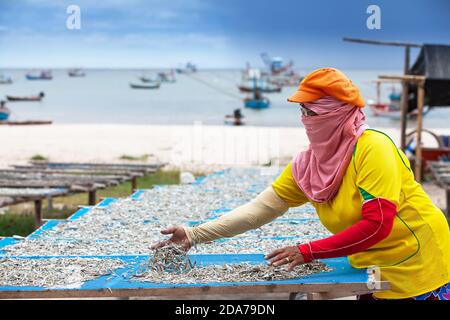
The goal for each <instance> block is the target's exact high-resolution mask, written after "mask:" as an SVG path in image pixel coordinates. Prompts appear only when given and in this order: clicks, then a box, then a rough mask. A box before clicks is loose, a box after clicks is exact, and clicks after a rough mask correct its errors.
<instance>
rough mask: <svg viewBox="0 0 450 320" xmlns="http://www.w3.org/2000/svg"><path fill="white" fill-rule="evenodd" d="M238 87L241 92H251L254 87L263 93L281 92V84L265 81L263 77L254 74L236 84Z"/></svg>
mask: <svg viewBox="0 0 450 320" xmlns="http://www.w3.org/2000/svg"><path fill="white" fill-rule="evenodd" d="M238 89H239V91H241V92H246V93H248V92H253V91H255V90H256V89H257V90H259V91H260V92H263V93H273V92H281V86H279V85H274V84H271V83H269V82H268V81H266V80H265V79H262V78H259V77H258V76H254V77H253V78H250V79H248V80H247V81H245V82H244V83H242V84H240V85H238Z"/></svg>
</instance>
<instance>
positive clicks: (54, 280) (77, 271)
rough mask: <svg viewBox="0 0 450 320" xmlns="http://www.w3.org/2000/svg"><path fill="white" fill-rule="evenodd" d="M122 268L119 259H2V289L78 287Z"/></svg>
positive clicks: (0, 274)
mask: <svg viewBox="0 0 450 320" xmlns="http://www.w3.org/2000/svg"><path fill="white" fill-rule="evenodd" d="M122 266H124V263H123V261H121V260H118V259H93V258H50V259H24V258H17V259H16V258H4V259H1V260H0V286H32V287H45V288H61V287H63V288H68V287H71V288H76V287H79V286H81V285H82V284H83V283H84V282H85V281H88V280H93V279H96V278H98V277H99V276H102V275H107V274H111V273H112V272H113V271H114V270H115V269H117V268H120V267H122Z"/></svg>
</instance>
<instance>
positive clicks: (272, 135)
mask: <svg viewBox="0 0 450 320" xmlns="http://www.w3.org/2000/svg"><path fill="white" fill-rule="evenodd" d="M375 129H376V128H375ZM382 131H383V132H385V133H387V134H388V135H389V136H390V137H391V138H392V139H393V140H394V142H395V143H396V144H398V143H399V139H400V131H399V130H398V129H383V130H382ZM433 132H435V133H437V134H450V129H433ZM0 136H1V139H0V140H1V143H2V149H3V152H2V155H1V156H0V167H6V166H9V165H12V164H24V163H27V162H28V161H29V160H30V158H31V157H32V156H34V155H37V154H40V155H42V156H44V157H46V158H48V159H49V160H51V161H61V162H65V161H74V162H77V161H78V162H123V160H120V159H119V158H120V157H121V156H123V155H130V156H142V155H144V154H151V155H153V156H154V157H150V158H149V161H153V160H155V159H157V160H160V161H163V162H166V163H168V164H169V165H170V167H177V168H181V169H184V168H186V169H187V168H190V169H195V170H201V169H202V168H203V169H204V168H208V167H227V166H251V165H262V164H266V163H268V162H269V161H270V160H272V163H277V161H279V162H278V163H280V164H284V163H286V162H287V161H289V160H290V159H291V158H292V157H293V156H294V155H295V154H296V153H297V152H298V151H300V150H302V149H304V148H306V147H307V145H308V139H307V136H306V134H305V130H304V128H301V127H299V128H282V127H251V126H246V127H227V126H205V125H202V124H201V123H196V124H194V125H121V124H117V125H116V124H64V125H59V124H56V125H50V126H0ZM423 140H424V144H425V145H429V146H435V145H436V142H435V141H433V138H431V137H430V136H429V135H424V136H423Z"/></svg>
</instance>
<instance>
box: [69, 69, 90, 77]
mask: <svg viewBox="0 0 450 320" xmlns="http://www.w3.org/2000/svg"><path fill="white" fill-rule="evenodd" d="M67 74H68V75H69V77H84V76H86V73H85V72H84V71H83V70H82V69H69V70H68V71H67Z"/></svg>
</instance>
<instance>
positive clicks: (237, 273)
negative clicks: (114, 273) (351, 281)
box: [133, 262, 331, 284]
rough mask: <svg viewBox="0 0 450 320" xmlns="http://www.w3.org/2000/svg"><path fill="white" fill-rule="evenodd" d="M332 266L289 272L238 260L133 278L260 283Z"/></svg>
mask: <svg viewBox="0 0 450 320" xmlns="http://www.w3.org/2000/svg"><path fill="white" fill-rule="evenodd" d="M329 271H331V269H330V268H329V267H327V266H326V265H325V264H324V263H322V262H312V263H307V264H303V265H300V266H297V267H296V268H294V270H292V271H289V272H288V271H287V270H286V267H285V266H280V267H269V266H268V265H263V264H250V263H237V264H223V265H209V266H204V267H198V266H196V267H194V268H191V269H189V270H187V271H186V272H182V273H171V272H165V271H151V272H145V273H141V274H138V275H135V276H134V278H133V279H134V280H138V281H145V282H155V283H174V284H178V283H188V284H195V283H212V282H259V281H273V280H287V279H294V278H300V277H305V276H307V275H310V274H314V273H320V272H329Z"/></svg>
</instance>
